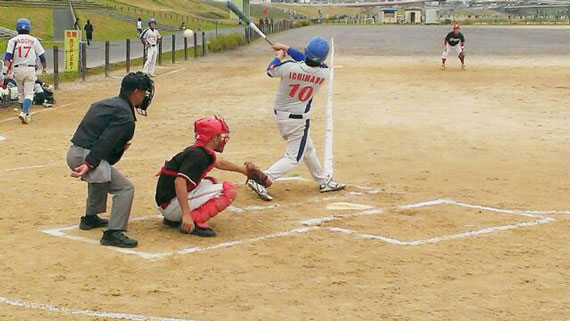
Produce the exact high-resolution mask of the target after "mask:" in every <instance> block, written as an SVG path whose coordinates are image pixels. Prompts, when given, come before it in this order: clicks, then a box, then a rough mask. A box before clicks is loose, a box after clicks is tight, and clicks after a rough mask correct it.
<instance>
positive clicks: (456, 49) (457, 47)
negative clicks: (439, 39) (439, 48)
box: [441, 43, 461, 59]
mask: <svg viewBox="0 0 570 321" xmlns="http://www.w3.org/2000/svg"><path fill="white" fill-rule="evenodd" d="M451 48H455V51H457V56H459V54H460V53H461V45H460V44H456V45H455V46H451V45H450V44H449V43H446V44H445V48H443V53H442V54H441V58H442V59H447V54H449V50H451Z"/></svg>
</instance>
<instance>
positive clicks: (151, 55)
mask: <svg viewBox="0 0 570 321" xmlns="http://www.w3.org/2000/svg"><path fill="white" fill-rule="evenodd" d="M157 57H158V45H156V46H154V47H148V48H147V51H146V61H145V63H144V66H143V70H142V71H143V72H144V73H147V74H151V75H154V67H156V58H157Z"/></svg>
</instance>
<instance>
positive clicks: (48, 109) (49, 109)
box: [0, 103, 72, 123]
mask: <svg viewBox="0 0 570 321" xmlns="http://www.w3.org/2000/svg"><path fill="white" fill-rule="evenodd" d="M71 105H72V104H71V103H69V104H65V105H61V106H57V105H55V106H54V107H50V108H44V109H41V110H36V111H33V112H31V113H30V114H31V115H36V114H40V113H45V112H48V111H54V110H59V109H62V108H65V107H68V106H71ZM16 119H18V116H14V117H8V118H5V119H2V120H0V123H5V122H9V121H12V120H16Z"/></svg>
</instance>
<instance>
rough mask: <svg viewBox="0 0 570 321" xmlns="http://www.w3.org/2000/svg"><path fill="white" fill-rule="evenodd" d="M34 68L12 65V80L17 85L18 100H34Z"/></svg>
mask: <svg viewBox="0 0 570 321" xmlns="http://www.w3.org/2000/svg"><path fill="white" fill-rule="evenodd" d="M36 79H37V77H36V69H35V68H34V67H28V66H25V67H14V80H15V81H16V85H17V86H18V101H19V102H20V103H22V102H24V99H29V100H32V101H33V100H34V85H35V84H36Z"/></svg>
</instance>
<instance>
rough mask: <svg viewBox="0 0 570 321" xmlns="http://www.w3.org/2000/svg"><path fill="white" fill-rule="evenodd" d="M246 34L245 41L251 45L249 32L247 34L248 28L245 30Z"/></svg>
mask: <svg viewBox="0 0 570 321" xmlns="http://www.w3.org/2000/svg"><path fill="white" fill-rule="evenodd" d="M243 30H244V32H245V40H246V41H247V43H248V44H249V43H250V42H251V41H250V40H249V32H247V28H244V29H243Z"/></svg>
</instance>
